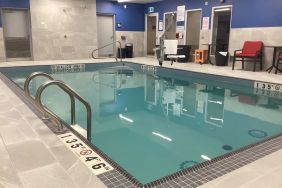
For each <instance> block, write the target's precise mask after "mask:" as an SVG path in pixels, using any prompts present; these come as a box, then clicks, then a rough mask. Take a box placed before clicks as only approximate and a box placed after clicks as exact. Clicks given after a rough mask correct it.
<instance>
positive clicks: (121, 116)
mask: <svg viewBox="0 0 282 188" xmlns="http://www.w3.org/2000/svg"><path fill="white" fill-rule="evenodd" d="M119 118H120V119H122V120H125V121H128V122H129V123H133V122H134V121H133V120H132V119H130V118H128V117H125V116H124V115H122V114H119Z"/></svg>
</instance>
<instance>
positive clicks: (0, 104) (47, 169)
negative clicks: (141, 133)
mask: <svg viewBox="0 0 282 188" xmlns="http://www.w3.org/2000/svg"><path fill="white" fill-rule="evenodd" d="M106 61H107V62H110V61H113V60H112V59H108V60H98V61H93V60H66V61H37V62H8V63H0V67H3V66H25V65H48V64H71V63H95V62H106ZM128 61H130V62H134V63H142V64H148V65H155V66H157V65H158V63H157V61H156V60H155V59H153V58H134V59H130V60H128ZM164 67H171V68H176V69H182V70H189V71H195V72H202V73H208V74H210V73H213V74H217V75H224V76H230V77H239V78H244V79H250V80H259V81H264V82H274V83H281V84H282V75H281V74H280V75H274V74H273V73H272V74H268V73H266V72H255V73H253V72H250V71H242V70H235V71H232V70H231V68H230V67H216V66H211V65H202V66H201V65H197V64H194V63H189V64H179V63H175V64H174V65H173V66H171V65H170V63H169V62H167V63H165V64H164ZM238 69H239V68H238ZM269 144H272V145H273V148H274V149H273V150H272V151H276V152H274V153H272V154H270V155H267V156H265V157H263V158H260V157H262V156H264V153H265V151H266V150H268V147H267V146H268V145H266V146H264V147H261V148H260V149H261V152H260V153H251V152H250V153H248V154H250V156H249V157H248V159H240V160H241V161H245V162H246V161H247V162H248V160H249V162H252V161H255V162H252V163H251V164H248V165H245V166H243V165H241V164H243V163H233V166H234V167H233V169H224V170H225V171H226V173H227V172H230V173H227V174H225V175H223V176H222V174H218V175H217V171H212V172H209V171H206V173H203V174H196V175H197V176H198V177H199V178H198V179H193V178H191V182H192V183H195V184H194V186H192V183H191V184H187V183H186V182H185V181H181V179H178V180H177V181H176V180H174V181H171V182H170V183H169V184H163V185H161V186H158V187H196V186H197V185H201V184H203V183H204V184H203V185H202V186H201V187H202V188H220V187H222V188H235V187H236V188H237V187H242V188H247V187H256V188H260V187H263V188H265V187H271V188H272V187H277V188H278V187H279V188H280V187H282V179H281V176H282V140H281V139H276V140H275V142H273V143H269ZM258 158H260V159H258ZM251 159H252V160H251ZM257 159H258V160H257ZM226 162H227V161H226ZM0 163H1V166H0V187H9V188H10V187H40V188H41V187H43V188H44V187H48V188H49V187H95V188H100V187H101V188H102V187H106V186H105V185H104V184H103V183H102V182H101V181H100V180H99V178H100V179H101V180H103V182H105V184H107V186H108V187H132V185H130V184H128V182H126V180H123V179H122V178H123V177H122V176H120V174H118V172H116V171H115V172H114V173H117V174H116V176H115V177H113V178H114V180H115V181H116V182H119V184H116V185H118V186H114V184H111V183H112V182H113V180H111V176H107V175H106V174H105V175H100V176H99V178H97V177H96V176H95V175H93V174H92V173H91V172H90V170H89V169H88V168H87V167H86V166H85V165H84V164H83V163H82V162H81V161H80V160H79V159H78V158H77V156H76V155H75V154H73V153H72V152H71V151H70V150H68V148H67V147H66V146H65V145H64V144H63V143H62V142H61V141H60V140H59V139H58V137H57V136H56V135H55V134H54V133H53V132H52V131H51V130H50V129H49V128H48V127H47V126H46V124H45V123H44V122H42V120H40V119H39V118H38V116H37V115H36V114H34V112H33V111H31V110H30V109H29V108H28V107H27V105H26V104H25V103H23V101H22V100H21V99H20V98H19V97H18V96H17V95H15V94H14V92H12V91H11V89H10V88H8V87H7V86H6V85H5V84H4V83H3V82H2V81H1V80H0ZM245 164H247V163H245ZM231 166H232V165H231ZM242 166H243V167H242ZM217 167H220V165H218V166H217ZM237 168H238V169H237ZM234 169H237V170H235V171H232V170H234ZM220 170H221V171H222V169H219V171H220ZM231 171H232V172H231ZM197 176H194V177H197ZM213 176H214V178H215V177H219V176H221V177H219V178H217V179H214V178H210V179H209V178H208V177H213ZM117 177H120V178H117ZM212 179H214V180H212ZM209 180H212V181H209ZM198 181H202V182H200V183H199V182H198ZM208 181H209V182H208ZM197 182H198V183H197ZM206 182H208V183H206Z"/></svg>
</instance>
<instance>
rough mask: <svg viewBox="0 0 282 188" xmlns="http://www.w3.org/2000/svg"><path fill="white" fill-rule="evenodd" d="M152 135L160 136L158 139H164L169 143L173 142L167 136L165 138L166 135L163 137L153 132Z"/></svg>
mask: <svg viewBox="0 0 282 188" xmlns="http://www.w3.org/2000/svg"><path fill="white" fill-rule="evenodd" d="M152 134H153V135H155V136H158V137H160V138H162V139H164V140H167V141H169V142H171V141H172V139H171V138H169V137H167V136H164V135H162V134H160V133H156V132H152Z"/></svg>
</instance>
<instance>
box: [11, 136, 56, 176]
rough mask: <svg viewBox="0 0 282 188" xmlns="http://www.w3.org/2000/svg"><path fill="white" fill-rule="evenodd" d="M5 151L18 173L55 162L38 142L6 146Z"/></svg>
mask: <svg viewBox="0 0 282 188" xmlns="http://www.w3.org/2000/svg"><path fill="white" fill-rule="evenodd" d="M7 150H8V153H9V154H10V156H11V160H12V161H13V163H14V166H15V168H16V169H17V170H18V171H26V170H31V169H34V168H39V167H42V166H45V165H48V164H51V163H54V162H55V159H54V157H53V156H52V154H51V153H50V152H49V151H48V149H47V148H46V147H45V145H44V144H43V143H42V142H40V141H26V142H22V143H18V144H12V145H8V146H7Z"/></svg>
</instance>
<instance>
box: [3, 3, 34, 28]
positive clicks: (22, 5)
mask: <svg viewBox="0 0 282 188" xmlns="http://www.w3.org/2000/svg"><path fill="white" fill-rule="evenodd" d="M0 8H29V0H0ZM0 27H2V19H1V15H0Z"/></svg>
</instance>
